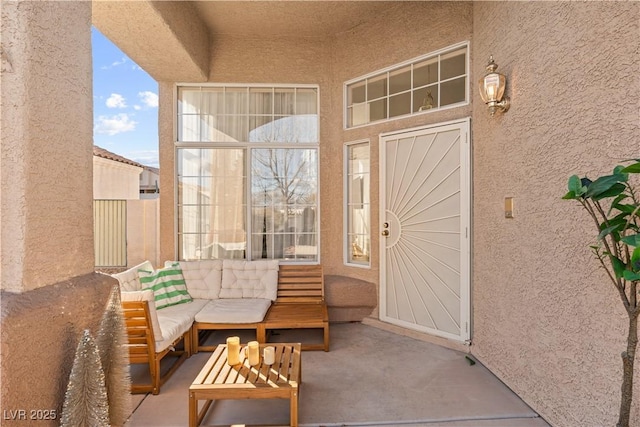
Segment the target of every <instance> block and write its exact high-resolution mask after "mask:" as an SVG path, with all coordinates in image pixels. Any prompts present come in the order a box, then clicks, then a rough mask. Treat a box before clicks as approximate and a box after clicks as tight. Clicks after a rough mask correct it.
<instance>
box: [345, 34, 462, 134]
mask: <svg viewBox="0 0 640 427" xmlns="http://www.w3.org/2000/svg"><path fill="white" fill-rule="evenodd" d="M467 52H468V45H467V44H466V43H464V44H461V45H457V46H453V47H450V48H447V49H444V50H442V51H439V52H435V53H432V54H429V55H425V56H421V57H418V58H415V59H412V60H410V61H408V62H405V63H403V64H399V65H396V66H393V67H391V68H388V69H385V70H381V71H376V72H375V73H372V74H371V75H369V76H366V77H359V78H357V79H354V80H351V81H349V82H347V83H346V84H345V95H346V96H345V127H346V128H350V127H354V126H361V125H366V124H369V123H374V122H380V121H384V120H390V119H393V118H396V117H403V116H409V115H412V114H418V113H422V112H426V111H430V110H437V109H442V108H446V107H451V106H456V105H461V104H464V103H467V102H468V79H467V75H468V72H467V69H468V67H467V58H468V53H467Z"/></svg>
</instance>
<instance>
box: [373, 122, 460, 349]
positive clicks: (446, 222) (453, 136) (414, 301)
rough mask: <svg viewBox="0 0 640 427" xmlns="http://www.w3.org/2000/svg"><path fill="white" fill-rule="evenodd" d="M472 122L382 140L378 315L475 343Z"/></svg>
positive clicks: (407, 325) (397, 135)
mask: <svg viewBox="0 0 640 427" xmlns="http://www.w3.org/2000/svg"><path fill="white" fill-rule="evenodd" d="M470 145H471V141H470V138H469V119H465V120H461V121H455V122H449V123H445V124H440V125H436V126H430V127H425V128H420V129H414V130H409V131H406V132H401V133H393V134H384V135H382V136H381V137H380V160H381V165H380V220H381V226H380V230H381V233H382V235H381V236H380V256H381V260H380V318H381V320H383V321H386V322H389V323H393V324H396V325H399V326H403V327H406V328H409V329H414V330H418V331H422V332H427V333H431V334H433V335H437V336H442V337H446V338H450V339H454V340H457V341H466V340H469V339H470V335H471V331H470V325H469V322H470V247H471V246H470V210H471V163H470V155H471V148H470Z"/></svg>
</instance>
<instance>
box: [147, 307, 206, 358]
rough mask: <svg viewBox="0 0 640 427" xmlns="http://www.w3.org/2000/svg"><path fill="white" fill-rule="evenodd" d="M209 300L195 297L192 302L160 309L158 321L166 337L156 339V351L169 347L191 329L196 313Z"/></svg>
mask: <svg viewBox="0 0 640 427" xmlns="http://www.w3.org/2000/svg"><path fill="white" fill-rule="evenodd" d="M208 302H209V301H208V300H204V299H194V300H193V301H191V302H188V303H184V304H178V305H172V306H170V307H166V308H163V309H162V310H158V322H159V323H160V328H161V329H162V334H163V337H164V339H163V340H162V341H158V340H156V352H158V351H162V350H164V349H166V348H167V347H169V346H170V345H171V343H173V342H174V341H175V340H176V339H178V338H179V337H180V336H182V335H183V334H184V333H185V332H187V331H188V330H189V329H191V325H192V324H193V320H194V318H195V316H196V314H197V313H198V312H199V311H200V310H202V308H203V307H204V306H206V305H207V303H208Z"/></svg>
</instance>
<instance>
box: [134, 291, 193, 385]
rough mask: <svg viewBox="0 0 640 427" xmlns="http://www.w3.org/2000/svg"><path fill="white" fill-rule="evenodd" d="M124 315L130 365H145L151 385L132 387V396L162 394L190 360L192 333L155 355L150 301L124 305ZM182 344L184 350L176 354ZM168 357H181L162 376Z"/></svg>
mask: <svg viewBox="0 0 640 427" xmlns="http://www.w3.org/2000/svg"><path fill="white" fill-rule="evenodd" d="M122 311H123V314H124V320H125V324H126V328H127V335H128V338H129V342H128V344H127V349H128V351H129V362H130V363H131V364H135V363H144V364H147V365H148V366H149V374H150V375H151V382H150V383H148V384H133V383H132V384H131V392H132V393H148V392H151V393H153V394H158V393H160V387H161V386H162V385H163V384H164V383H165V382H166V381H167V380H168V379H169V377H170V376H171V375H172V374H173V373H174V372H175V371H176V369H178V367H179V366H180V365H181V364H182V362H184V361H185V360H186V359H187V358H188V357H189V356H191V330H189V331H187V332H186V333H184V334H183V335H182V336H180V337H178V338H177V339H176V340H174V342H173V343H171V345H169V346H168V347H167V348H166V349H164V350H162V351H159V352H156V347H155V345H156V340H155V337H154V334H153V327H152V325H151V316H150V314H149V302H148V301H123V302H122ZM180 341H184V342H183V346H184V350H174V348H175V346H177V345H178V344H179V343H180ZM165 356H178V358H177V360H176V361H174V362H173V364H172V365H171V368H170V369H169V370H168V371H167V372H166V373H165V374H164V375H161V373H160V362H161V361H162V359H163V358H164V357H165Z"/></svg>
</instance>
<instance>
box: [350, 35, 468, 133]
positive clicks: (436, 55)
mask: <svg viewBox="0 0 640 427" xmlns="http://www.w3.org/2000/svg"><path fill="white" fill-rule="evenodd" d="M462 49H465V50H466V54H465V74H464V77H465V79H466V84H465V85H464V86H465V87H464V92H465V100H464V101H461V102H456V103H453V104H448V105H445V106H442V107H434V108H430V109H426V110H424V111H416V112H413V111H411V112H410V113H408V114H402V115H397V116H392V117H389V114H390V112H389V111H388V109H389V101H390V98H391V97H392V96H394V95H400V94H404V93H405V92H406V93H409V94H411V95H413V91H414V90H415V88H414V87H413V86H411V87H410V88H409V90H408V91H399V92H395V93H393V94H390V93H389V87H388V86H389V77H390V76H391V75H392V74H393V73H394V72H396V71H400V70H401V69H402V68H404V67H411V68H412V67H413V66H414V65H416V64H419V63H421V62H426V61H428V60H432V59H435V60H436V63H437V64H438V69H440V65H441V59H440V57H441V56H445V55H447V54H449V53H452V52H454V51H456V50H462ZM469 64H470V43H469V41H463V42H460V43H456V44H453V45H450V46H447V47H445V48H442V49H439V50H436V51H433V52H429V53H427V54H424V55H421V56H418V57H415V58H412V59H409V60H407V61H403V62H400V63H397V64H393V65H391V66H389V67H386V68H382V69H379V70H375V71H373V72H371V73H368V74H365V75H362V76H358V77H356V78H353V79H350V80H348V81H346V82H344V84H343V102H342V105H343V130H348V129H356V128H360V127H364V126H371V125H375V124H380V123H386V122H389V121H392V120H399V119H404V118H407V117H412V116H417V115H421V114H428V113H431V112H434V111H444V110H449V109H452V108H458V107H463V106H465V105H469V104H470V102H471V101H470V99H469V98H470V85H471V78H470V77H471V76H470V65H469ZM381 77H384V78H385V81H386V83H387V94H386V95H385V96H383V97H382V98H376V101H377V100H381V99H384V100H385V103H386V104H385V105H386V110H387V111H386V116H387V117H386V118H384V119H379V120H375V121H368V122H366V123H361V124H358V125H353V126H349V106H350V105H349V103H348V102H349V86H351V85H355V84H358V83H362V84H363V85H364V86H365V88H366V85H367V80H368V79H378V78H381ZM460 77H461V76H456V77H455V78H446V79H441V78H440V75H439V76H438V80H437V81H436V82H435V83H434V84H435V85H437V86H438V88H440V86H441V85H442V84H443V83H447V82H449V81H452V80H455V79H457V78H460ZM427 86H428V85H427ZM420 87H422V86H420ZM365 91H366V89H365ZM365 93H366V92H365ZM440 96H441V94H440V90H438V98H439V97H440ZM412 99H413V97H412ZM369 101H372V100H367V99H366V95H365V101H364V102H363V103H359V104H358V105H362V107H363V109H364V111H365V114H369ZM438 104H439V103H438ZM352 110H353V109H352Z"/></svg>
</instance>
